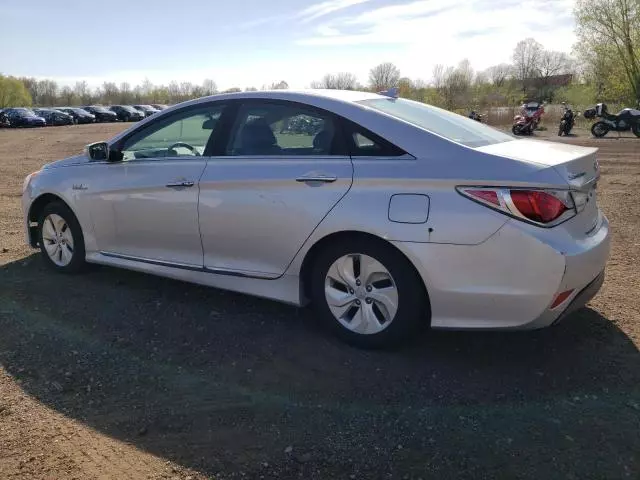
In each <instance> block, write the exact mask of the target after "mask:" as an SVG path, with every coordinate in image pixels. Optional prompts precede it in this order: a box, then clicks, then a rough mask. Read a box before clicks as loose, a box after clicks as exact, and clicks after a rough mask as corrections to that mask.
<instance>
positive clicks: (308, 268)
mask: <svg viewBox="0 0 640 480" xmlns="http://www.w3.org/2000/svg"><path fill="white" fill-rule="evenodd" d="M354 238H355V239H357V238H361V239H366V240H367V241H373V242H376V243H379V244H381V245H385V246H386V247H387V248H391V249H393V250H395V251H396V252H398V253H399V254H400V255H402V256H403V257H404V259H405V260H406V261H407V263H408V264H409V265H410V266H411V269H412V270H413V272H414V273H415V275H416V277H417V278H418V279H420V285H421V287H422V290H423V292H424V295H425V298H426V299H427V306H428V308H429V311H431V301H430V300H429V290H428V288H427V285H426V283H425V280H424V278H423V277H422V275H420V272H418V270H417V269H416V266H415V265H414V264H413V262H412V261H411V260H410V259H409V257H407V255H406V254H405V253H404V252H403V251H402V250H400V249H399V248H398V247H396V246H395V245H394V244H393V243H391V242H389V241H388V240H385V239H384V238H381V237H379V236H377V235H374V234H372V233H366V232H361V231H357V230H348V231H340V232H333V233H330V234H328V235H326V236H324V237H322V238H320V239H319V240H317V241H316V242H315V243H314V244H313V245H312V246H311V248H309V250H308V251H307V252H306V254H305V257H304V260H302V264H301V266H300V294H301V299H302V303H307V302H308V299H309V298H310V292H309V289H310V286H311V272H312V271H313V264H314V263H315V260H316V258H317V257H318V255H319V254H320V252H322V250H323V249H325V248H326V247H327V246H328V245H331V244H333V243H334V242H340V241H345V240H346V239H349V240H353V239H354Z"/></svg>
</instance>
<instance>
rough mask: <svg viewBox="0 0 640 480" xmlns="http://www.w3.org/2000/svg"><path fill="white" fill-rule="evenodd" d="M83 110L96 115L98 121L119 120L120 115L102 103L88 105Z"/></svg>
mask: <svg viewBox="0 0 640 480" xmlns="http://www.w3.org/2000/svg"><path fill="white" fill-rule="evenodd" d="M82 109H83V110H86V111H87V112H89V113H91V114H92V115H95V117H96V122H117V121H118V115H117V114H116V113H115V112H112V111H111V110H109V109H108V108H105V107H103V106H102V105H88V106H86V107H82Z"/></svg>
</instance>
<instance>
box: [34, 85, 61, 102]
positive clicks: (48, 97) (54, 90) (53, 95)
mask: <svg viewBox="0 0 640 480" xmlns="http://www.w3.org/2000/svg"><path fill="white" fill-rule="evenodd" d="M38 88H39V89H40V103H41V104H42V105H45V106H53V105H55V104H56V99H57V97H58V84H57V83H56V82H55V81H54V80H39V81H38Z"/></svg>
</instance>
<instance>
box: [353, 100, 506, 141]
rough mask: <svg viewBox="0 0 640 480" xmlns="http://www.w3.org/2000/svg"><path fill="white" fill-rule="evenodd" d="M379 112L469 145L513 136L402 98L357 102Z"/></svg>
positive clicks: (502, 139)
mask: <svg viewBox="0 0 640 480" xmlns="http://www.w3.org/2000/svg"><path fill="white" fill-rule="evenodd" d="M357 103H359V104H361V105H365V106H367V107H370V108H373V109H374V110H378V111H380V112H383V113H386V114H388V115H391V116H393V117H396V118H398V119H400V120H404V121H405V122H408V123H411V124H413V125H416V126H418V127H421V128H424V129H425V130H427V131H429V132H432V133H435V134H436V135H440V136H441V137H444V138H446V139H448V140H451V141H453V142H456V143H460V144H462V145H465V146H467V147H484V146H485V145H492V144H494V143H502V142H509V141H512V140H513V137H511V136H510V135H507V134H506V133H502V132H500V131H498V130H496V129H494V128H492V127H489V126H487V125H483V124H482V123H480V122H477V121H475V120H471V119H469V118H467V117H463V116H462V115H458V114H456V113H452V112H449V111H447V110H443V109H441V108H437V107H433V106H431V105H426V104H424V103H419V102H414V101H412V100H405V99H403V98H376V99H373V100H362V101H359V102H357Z"/></svg>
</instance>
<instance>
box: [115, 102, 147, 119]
mask: <svg viewBox="0 0 640 480" xmlns="http://www.w3.org/2000/svg"><path fill="white" fill-rule="evenodd" d="M109 109H110V110H111V111H112V112H114V113H115V114H116V115H117V116H118V120H120V121H122V122H137V121H139V120H142V119H143V118H144V117H145V114H144V113H142V112H141V111H139V110H136V109H135V108H133V107H132V106H130V105H112V106H110V107H109Z"/></svg>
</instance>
